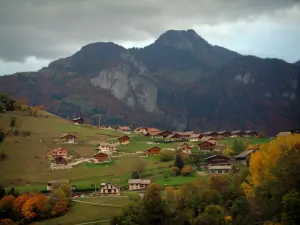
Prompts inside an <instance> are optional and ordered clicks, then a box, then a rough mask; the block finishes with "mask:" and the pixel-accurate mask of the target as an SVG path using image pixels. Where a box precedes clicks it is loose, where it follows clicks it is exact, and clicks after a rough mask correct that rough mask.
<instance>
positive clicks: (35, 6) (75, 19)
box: [0, 0, 300, 73]
mask: <svg viewBox="0 0 300 225" xmlns="http://www.w3.org/2000/svg"><path fill="white" fill-rule="evenodd" d="M299 7H300V6H299V1H298V0H285V1H282V0H263V1H262V0H189V1H187V0H164V1H161V0H139V1H136V0H126V1H119V0H101V1H99V0H59V1H58V0H53V1H48V0H26V1H19V0H4V1H2V2H1V7H0V49H1V50H0V60H1V61H2V63H1V64H2V65H3V66H5V65H11V64H7V63H6V62H17V63H21V64H22V63H23V64H24V65H27V64H28V63H29V64H30V63H31V64H32V62H31V61H30V60H29V61H28V58H30V57H31V58H32V57H36V58H37V61H39V60H44V61H41V62H43V63H45V62H48V61H49V60H53V59H56V58H60V57H65V56H68V55H71V54H73V53H74V52H75V51H77V50H78V49H80V47H81V46H83V45H85V44H88V43H91V42H97V41H114V42H117V43H119V44H125V45H127V46H133V45H135V44H137V45H143V44H146V43H147V44H148V43H149V41H150V40H153V39H155V38H157V37H158V36H159V35H160V34H161V33H163V32H165V31H166V30H168V29H189V28H195V30H196V31H197V32H198V34H199V35H201V36H203V37H204V38H206V39H207V40H208V41H209V42H212V43H214V44H218V45H223V46H224V47H228V48H231V49H232V50H236V51H241V52H242V53H247V52H248V53H251V52H253V54H260V55H261V56H268V55H274V56H277V57H283V58H286V59H287V60H290V59H291V58H293V57H294V58H295V59H293V60H294V61H296V56H295V52H294V51H295V46H292V45H293V44H295V43H296V44H298V46H299V43H298V41H297V39H298V40H299V39H300V34H299V28H298V26H299V25H298V24H300V18H299V17H300V16H299V15H300V9H299ZM297 23H298V24H297ZM287 35H289V36H290V37H287ZM242 37H243V38H246V41H247V42H245V39H243V38H242ZM268 38H269V41H268V43H265V41H266V39H268ZM262 42H263V43H262ZM281 42H282V43H285V44H286V45H281V44H278V43H281ZM141 43H142V44H141ZM245 43H247V44H245ZM266 44H267V45H270V47H268V48H261V46H262V45H266ZM274 45H278V47H277V48H273V46H274ZM282 46H285V47H284V48H285V49H288V48H289V49H291V50H290V51H287V50H285V51H286V53H284V54H280V51H282V49H281V47H282ZM289 46H290V47H289ZM254 48H255V49H256V50H255V49H254ZM260 50H265V52H261V51H260ZM298 52H300V49H298ZM291 55H294V56H291ZM299 58H300V56H299ZM26 60H27V61H26ZM43 63H42V64H43ZM1 64H0V65H1ZM33 64H34V63H33ZM35 65H38V63H36V64H35ZM43 65H44V64H43ZM8 67H9V66H8ZM0 73H3V71H1V67H0Z"/></svg>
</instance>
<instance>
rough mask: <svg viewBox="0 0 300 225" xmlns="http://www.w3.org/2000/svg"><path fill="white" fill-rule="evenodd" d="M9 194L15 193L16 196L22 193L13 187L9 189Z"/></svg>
mask: <svg viewBox="0 0 300 225" xmlns="http://www.w3.org/2000/svg"><path fill="white" fill-rule="evenodd" d="M7 195H13V196H14V197H15V198H16V197H18V196H19V195H20V192H19V191H18V190H16V189H15V188H13V187H12V188H10V189H9V190H8V192H7Z"/></svg>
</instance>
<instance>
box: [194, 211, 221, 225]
mask: <svg viewBox="0 0 300 225" xmlns="http://www.w3.org/2000/svg"><path fill="white" fill-rule="evenodd" d="M194 225H218V221H217V220H216V219H215V218H214V217H213V216H211V215H208V214H207V213H203V214H200V215H199V216H198V217H197V218H196V219H195V222H194Z"/></svg>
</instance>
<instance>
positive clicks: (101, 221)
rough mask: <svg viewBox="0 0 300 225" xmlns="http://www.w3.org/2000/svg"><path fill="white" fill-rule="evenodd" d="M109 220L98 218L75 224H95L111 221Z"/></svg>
mask: <svg viewBox="0 0 300 225" xmlns="http://www.w3.org/2000/svg"><path fill="white" fill-rule="evenodd" d="M109 221H110V219H109V220H97V221H92V222H86V223H77V224H74V225H86V224H94V223H103V222H109Z"/></svg>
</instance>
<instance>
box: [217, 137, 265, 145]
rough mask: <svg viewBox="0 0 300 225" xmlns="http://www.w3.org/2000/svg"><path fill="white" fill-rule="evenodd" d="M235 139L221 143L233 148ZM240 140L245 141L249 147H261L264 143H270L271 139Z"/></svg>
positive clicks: (224, 140)
mask: <svg viewBox="0 0 300 225" xmlns="http://www.w3.org/2000/svg"><path fill="white" fill-rule="evenodd" d="M234 140H236V139H234V138H224V139H223V140H221V141H220V143H223V144H226V145H228V146H230V147H232V144H233V142H234ZM238 140H242V141H244V142H245V143H246V144H247V145H260V144H264V143H268V142H269V139H267V138H239V139H238Z"/></svg>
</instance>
